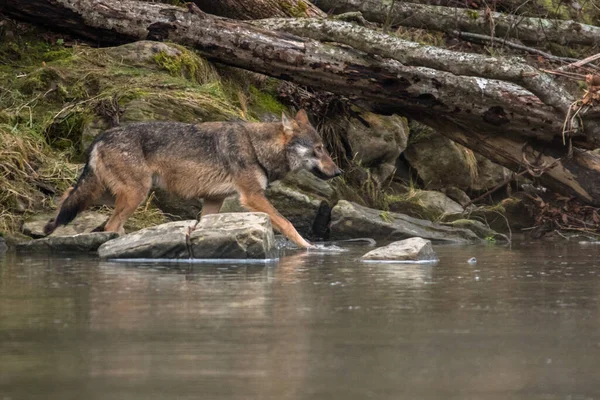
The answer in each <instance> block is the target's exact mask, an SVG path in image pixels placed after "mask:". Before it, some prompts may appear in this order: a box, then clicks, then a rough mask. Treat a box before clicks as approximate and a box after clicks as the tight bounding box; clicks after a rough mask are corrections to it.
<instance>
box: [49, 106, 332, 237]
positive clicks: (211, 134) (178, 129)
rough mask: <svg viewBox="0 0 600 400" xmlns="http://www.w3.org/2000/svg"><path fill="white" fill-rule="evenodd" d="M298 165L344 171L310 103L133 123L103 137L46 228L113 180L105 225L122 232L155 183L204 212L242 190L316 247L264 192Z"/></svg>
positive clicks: (252, 203)
mask: <svg viewBox="0 0 600 400" xmlns="http://www.w3.org/2000/svg"><path fill="white" fill-rule="evenodd" d="M299 169H307V170H309V171H311V172H312V173H313V174H315V175H316V176H318V177H320V178H322V179H329V178H332V177H334V176H337V175H339V174H340V173H341V171H340V170H339V168H338V167H337V166H336V165H335V163H334V162H333V161H332V160H331V157H330V156H329V154H328V153H327V151H326V150H325V149H324V147H323V142H322V140H321V138H320V137H319V135H318V134H317V132H316V131H315V129H314V128H313V127H312V126H311V124H310V122H309V121H308V117H307V115H306V112H304V110H301V111H300V112H298V114H297V115H296V117H295V118H294V119H288V118H287V117H286V116H285V115H284V116H283V118H282V122H275V123H248V122H206V123H201V124H195V125H193V124H184V123H178V122H141V123H134V124H129V125H125V126H122V127H118V128H114V129H110V130H108V131H106V132H104V133H102V134H101V135H100V136H98V137H97V138H96V140H95V141H94V143H93V144H92V145H91V146H90V148H89V149H88V162H87V163H86V165H85V167H84V169H83V172H82V173H81V176H80V177H79V179H78V181H77V183H76V184H75V185H74V186H73V187H72V188H70V189H69V190H67V192H65V194H64V195H63V198H64V200H63V201H62V203H61V205H60V207H59V209H58V212H57V214H56V218H55V219H53V220H51V221H49V222H48V224H47V225H46V227H45V229H44V231H45V233H46V234H50V233H52V232H53V231H54V230H55V229H56V228H57V227H58V226H60V225H66V224H68V223H69V222H71V221H72V220H73V219H74V218H75V217H76V216H77V214H78V213H80V212H81V211H83V210H85V209H86V208H87V207H88V206H89V205H90V204H91V203H93V201H94V200H95V199H96V198H97V197H99V196H100V195H101V194H102V192H103V191H104V189H105V188H108V189H109V190H110V191H111V192H112V193H113V194H114V195H115V197H116V199H115V210H114V212H113V214H112V216H111V217H110V218H109V220H108V221H107V223H106V225H105V227H104V229H105V230H106V231H112V232H118V233H119V234H123V233H124V229H123V225H124V224H125V221H126V220H127V218H129V216H131V214H132V213H133V212H134V211H135V209H136V208H137V207H138V205H139V204H140V203H141V202H142V201H143V200H144V199H145V198H146V197H147V196H148V193H149V191H150V189H151V186H152V185H153V183H154V184H156V185H158V186H160V187H163V188H165V189H167V190H169V191H171V192H173V193H175V194H178V195H179V196H182V197H184V198H192V197H199V198H203V199H204V205H203V208H202V215H207V214H212V213H217V212H219V209H220V208H221V205H222V203H223V200H224V199H225V197H227V196H229V195H231V194H234V193H236V192H238V193H239V194H240V200H241V203H242V205H243V206H244V207H246V208H248V209H250V210H252V211H261V212H265V213H267V214H268V215H269V216H270V217H271V222H272V223H273V225H274V226H275V228H276V229H278V230H279V231H281V233H283V234H284V235H285V236H286V237H288V238H289V239H290V240H292V241H293V242H294V243H296V244H297V245H298V246H300V247H310V244H309V243H308V242H307V241H306V240H304V239H303V238H302V237H301V236H300V235H299V234H298V232H297V231H296V229H295V228H294V227H293V226H292V224H291V223H290V222H289V221H288V220H287V219H285V218H284V217H283V216H281V214H279V212H277V210H275V208H274V207H273V206H272V205H271V204H270V203H269V201H268V200H267V199H266V197H265V196H264V190H265V188H266V187H267V184H268V183H269V182H272V181H274V180H278V179H281V178H283V177H284V176H285V175H286V174H287V173H288V172H290V171H295V170H299Z"/></svg>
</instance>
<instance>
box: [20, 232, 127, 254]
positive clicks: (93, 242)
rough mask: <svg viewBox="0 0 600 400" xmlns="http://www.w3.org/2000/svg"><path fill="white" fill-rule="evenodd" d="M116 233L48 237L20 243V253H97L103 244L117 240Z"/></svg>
mask: <svg viewBox="0 0 600 400" xmlns="http://www.w3.org/2000/svg"><path fill="white" fill-rule="evenodd" d="M117 236H118V235H117V234H116V233H115V232H93V233H80V234H77V235H71V236H48V237H45V238H43V239H35V240H30V241H27V242H22V243H18V244H17V246H16V249H17V251H19V252H33V251H48V252H90V251H96V250H97V249H98V247H100V246H101V245H102V244H103V243H105V242H108V241H110V240H111V239H114V238H116V237H117Z"/></svg>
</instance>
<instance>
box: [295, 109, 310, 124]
mask: <svg viewBox="0 0 600 400" xmlns="http://www.w3.org/2000/svg"><path fill="white" fill-rule="evenodd" d="M295 119H296V122H298V125H309V124H310V122H309V121H308V115H307V114H306V111H304V109H302V110H300V111H298V114H296V118H295Z"/></svg>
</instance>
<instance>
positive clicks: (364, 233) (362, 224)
mask: <svg viewBox="0 0 600 400" xmlns="http://www.w3.org/2000/svg"><path fill="white" fill-rule="evenodd" d="M357 237H371V238H374V239H408V238H411V237H421V238H424V239H429V240H431V241H433V242H438V243H444V242H445V243H477V242H481V239H480V238H479V237H477V235H476V234H475V233H473V231H471V230H469V229H464V228H454V227H449V226H445V225H441V224H437V223H434V222H430V221H427V220H423V219H417V218H412V217H409V216H408V215H404V214H400V213H394V212H386V211H381V210H375V209H372V208H368V207H363V206H360V205H358V204H356V203H351V202H349V201H346V200H341V201H339V202H338V203H337V205H336V206H335V207H333V210H332V212H331V236H330V239H331V240H339V239H352V238H357Z"/></svg>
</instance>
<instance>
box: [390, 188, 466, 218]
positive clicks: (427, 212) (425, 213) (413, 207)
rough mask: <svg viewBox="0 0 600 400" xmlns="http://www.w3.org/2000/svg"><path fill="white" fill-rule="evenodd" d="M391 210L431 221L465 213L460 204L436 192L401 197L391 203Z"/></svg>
mask: <svg viewBox="0 0 600 400" xmlns="http://www.w3.org/2000/svg"><path fill="white" fill-rule="evenodd" d="M389 208H390V210H391V211H394V212H400V213H402V214H407V215H410V216H412V217H415V218H424V219H429V220H436V219H438V218H440V217H441V216H443V215H450V214H459V213H462V212H463V211H464V209H463V208H462V206H461V205H460V204H458V203H457V202H455V201H454V200H452V199H451V198H449V197H448V196H446V195H445V194H444V193H442V192H437V191H434V190H413V192H412V193H411V194H410V195H407V196H400V197H399V198H398V199H397V200H394V201H392V202H390V204H389Z"/></svg>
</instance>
